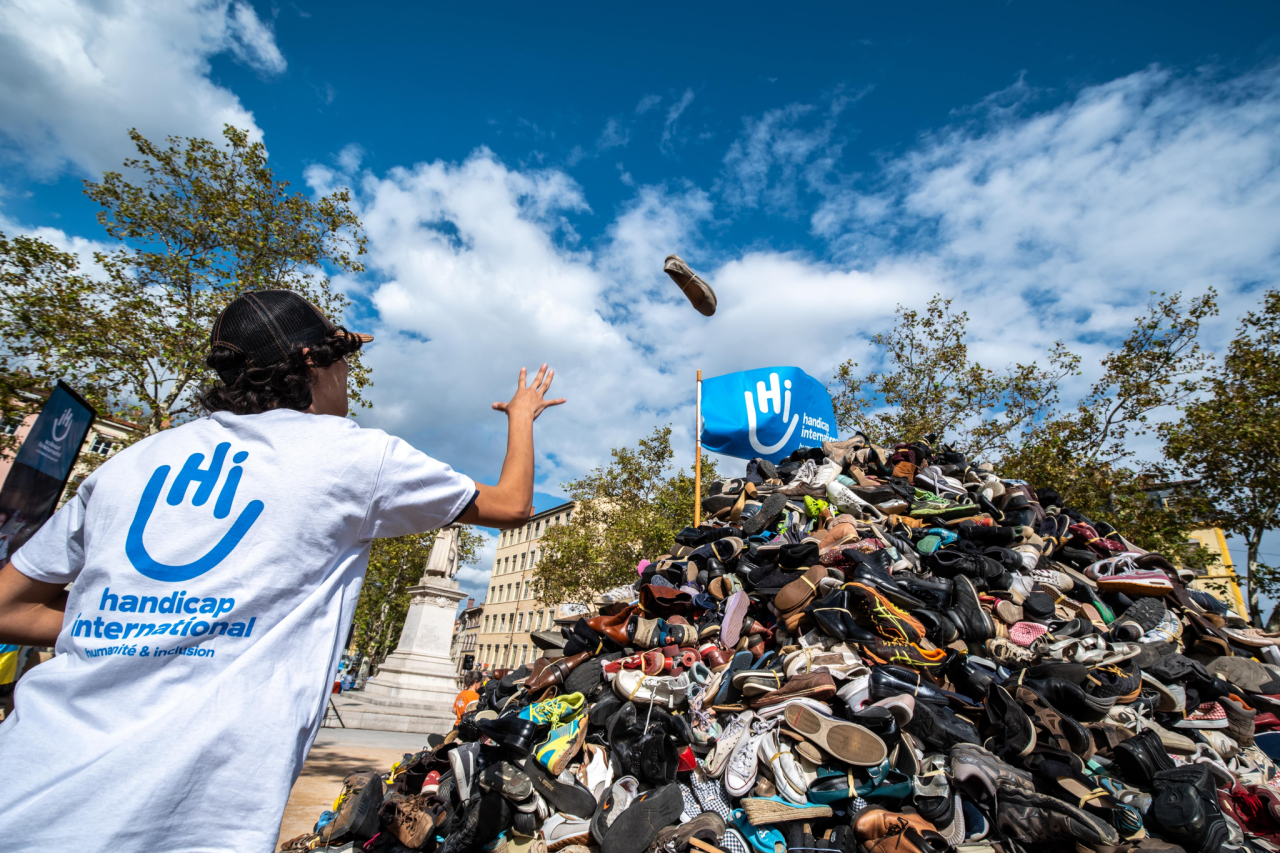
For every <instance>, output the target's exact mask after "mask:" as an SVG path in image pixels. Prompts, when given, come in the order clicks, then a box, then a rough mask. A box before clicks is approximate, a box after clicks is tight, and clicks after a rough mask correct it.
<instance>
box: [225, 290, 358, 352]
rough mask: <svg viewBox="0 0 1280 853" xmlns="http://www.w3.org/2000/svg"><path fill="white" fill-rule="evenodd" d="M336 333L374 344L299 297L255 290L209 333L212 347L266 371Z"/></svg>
mask: <svg viewBox="0 0 1280 853" xmlns="http://www.w3.org/2000/svg"><path fill="white" fill-rule="evenodd" d="M334 331H337V332H338V334H339V336H350V337H352V338H356V339H358V340H360V341H363V342H364V343H368V342H369V341H371V340H373V335H361V334H357V333H355V332H348V331H346V330H345V329H339V328H338V327H337V326H335V325H334V324H333V323H331V322H329V318H327V317H325V316H324V314H323V313H322V312H321V311H320V309H319V308H317V307H316V306H314V305H312V304H311V303H310V302H308V301H307V300H305V299H303V298H302V297H301V296H299V295H298V294H296V293H293V292H291V291H288V290H255V291H252V292H250V293H246V294H244V295H243V296H239V297H237V298H236V299H234V300H232V302H231V304H230V305H228V306H227V307H226V308H223V309H222V313H221V314H219V315H218V319H217V320H216V321H214V324H213V331H212V332H210V333H209V345H210V346H211V347H215V346H223V347H227V348H228V349H231V350H235V351H236V352H238V353H240V354H242V355H243V356H244V357H245V360H246V361H248V362H249V363H250V364H252V365H253V366H254V367H266V366H267V365H269V364H275V363H276V362H277V361H284V360H285V359H286V358H288V356H289V354H290V353H291V352H293V350H294V349H295V348H297V347H299V346H304V347H306V346H315V345H316V344H318V343H320V342H321V341H323V340H324V339H325V336H326V335H329V334H331V333H333V332H334Z"/></svg>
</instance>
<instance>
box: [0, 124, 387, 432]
mask: <svg viewBox="0 0 1280 853" xmlns="http://www.w3.org/2000/svg"><path fill="white" fill-rule="evenodd" d="M129 135H130V137H131V138H132V139H133V142H134V144H135V145H136V146H137V149H138V153H139V155H140V156H139V157H138V158H135V159H130V160H127V161H125V163H124V166H125V169H126V170H128V174H127V175H126V174H122V173H119V172H108V173H107V174H105V175H104V176H103V179H102V181H101V182H100V183H93V182H88V181H86V182H85V194H86V195H87V196H89V198H91V199H93V200H94V201H95V202H97V203H98V204H99V205H101V207H102V210H101V211H100V212H99V213H98V221H99V223H101V224H102V226H103V228H105V229H106V232H107V235H108V236H109V237H110V238H111V239H112V240H114V241H117V243H118V245H117V247H116V248H114V249H111V250H109V251H105V252H96V253H95V254H94V260H95V261H96V262H97V264H98V265H99V266H100V267H101V269H102V273H101V274H94V275H89V274H86V273H84V272H82V271H80V270H79V268H78V262H77V259H76V258H75V257H74V256H73V255H68V254H66V253H62V252H58V251H57V250H55V249H53V247H51V246H49V245H48V244H47V243H43V242H41V241H39V240H35V239H33V238H25V237H18V238H14V239H13V240H0V271H3V275H0V342H2V343H0V371H3V372H4V373H5V374H13V373H15V372H16V371H17V370H18V369H19V368H24V369H25V370H26V371H27V372H28V373H29V374H30V375H32V376H34V377H36V378H37V379H39V380H40V381H41V382H42V383H43V384H45V385H48V384H51V382H52V381H53V380H54V379H58V378H61V379H65V380H66V381H67V382H68V383H69V384H71V385H72V386H74V387H75V388H76V389H77V390H78V391H79V392H80V393H81V394H83V395H84V396H85V397H86V398H87V399H88V400H89V401H90V402H91V403H93V404H94V405H95V406H96V407H98V409H99V410H100V411H102V412H105V413H110V414H114V415H117V416H120V417H124V418H126V419H128V420H132V421H135V422H138V423H142V424H145V425H146V427H147V429H148V431H149V432H152V433H154V432H156V431H158V430H161V429H164V428H165V427H166V426H169V425H172V424H174V423H178V422H180V421H181V420H183V419H185V418H189V417H193V416H194V415H195V414H196V407H195V398H196V395H197V392H198V390H199V387H200V385H201V384H202V383H203V382H205V381H207V380H210V379H211V378H212V374H211V373H210V372H209V370H208V369H207V368H206V367H205V364H204V358H205V355H206V353H207V351H208V341H209V329H210V328H211V327H212V325H213V321H214V319H215V318H216V317H217V315H218V312H220V311H221V310H222V308H223V307H224V306H225V305H226V304H227V303H228V302H230V301H231V300H232V299H234V298H235V297H236V296H238V295H240V294H241V293H244V292H246V291H249V290H261V289H267V288H274V289H284V290H292V291H295V292H297V293H299V294H301V295H302V296H304V297H305V298H307V299H308V300H310V301H311V302H313V303H314V304H315V305H316V306H317V307H319V308H320V309H321V310H322V311H324V312H325V313H326V315H328V316H332V317H340V316H342V313H343V311H344V309H345V308H346V307H347V306H348V305H349V300H347V298H346V297H345V296H343V295H342V294H340V293H336V292H334V291H333V290H332V289H331V288H330V284H329V279H328V278H327V277H325V275H324V274H323V270H324V269H325V268H330V269H335V270H339V271H344V272H360V271H362V270H363V266H362V265H361V264H360V262H359V261H358V259H357V258H358V256H359V255H361V254H363V253H364V251H365V243H366V240H365V237H364V236H363V234H362V233H361V231H360V222H359V220H358V218H357V217H356V215H355V213H354V211H352V209H351V208H350V194H349V193H348V192H347V191H346V190H339V191H336V192H334V193H331V194H330V195H328V196H325V197H323V198H320V199H315V200H313V199H310V198H308V197H307V196H305V195H303V194H301V193H290V192H289V184H288V182H287V181H277V180H276V179H275V176H274V174H273V173H272V171H271V168H270V166H269V165H268V163H267V152H266V149H265V148H264V147H263V145H262V143H260V142H253V143H251V142H249V139H248V135H247V134H246V132H245V131H242V130H238V129H236V128H234V127H230V126H228V127H226V128H225V130H224V132H223V135H224V137H225V145H220V144H217V143H214V142H211V141H209V140H205V139H184V138H180V137H170V138H169V139H168V140H167V145H166V146H165V147H161V146H159V145H156V144H154V143H152V142H150V141H148V140H147V139H146V138H144V137H143V136H142V135H141V134H140V133H138V132H137V131H136V130H134V131H130V134H129ZM351 384H352V389H353V391H352V397H353V399H354V401H355V402H356V403H358V404H360V405H367V404H366V403H365V401H364V399H363V398H362V397H361V394H360V392H361V389H363V388H365V387H367V386H368V385H369V374H368V371H367V369H366V368H364V367H363V366H362V365H361V364H360V363H359V359H358V357H357V358H354V359H353V360H352V367H351Z"/></svg>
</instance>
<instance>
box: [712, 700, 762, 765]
mask: <svg viewBox="0 0 1280 853" xmlns="http://www.w3.org/2000/svg"><path fill="white" fill-rule="evenodd" d="M755 716H756V715H755V714H754V713H752V712H751V711H743V712H742V713H741V714H738V715H737V716H736V717H734V718H733V719H732V720H730V721H729V724H728V725H727V726H725V727H724V731H723V732H721V733H720V738H719V740H717V741H716V745H715V746H713V747H712V748H711V751H710V752H709V753H707V757H706V758H704V759H703V760H702V766H703V767H704V768H706V771H707V774H708V775H710V776H713V777H717V778H718V777H719V776H720V775H721V774H723V773H724V770H725V766H726V765H727V764H728V763H729V760H730V759H731V758H732V757H733V753H734V750H736V749H737V748H738V744H739V743H740V742H741V741H742V738H743V737H744V736H746V735H747V734H748V733H749V732H750V731H751V722H752V720H754V719H755Z"/></svg>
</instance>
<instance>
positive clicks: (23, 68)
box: [0, 0, 286, 176]
mask: <svg viewBox="0 0 1280 853" xmlns="http://www.w3.org/2000/svg"><path fill="white" fill-rule="evenodd" d="M225 52H230V53H231V54H232V55H233V56H235V57H236V58H237V59H238V60H239V61H241V62H243V63H245V64H247V65H249V66H250V67H252V68H254V69H256V70H258V71H259V72H261V73H264V74H278V73H280V72H282V71H284V70H285V66H286V64H285V59H284V57H283V56H282V55H281V53H280V50H279V48H278V47H277V46H276V44H275V40H274V37H273V36H272V34H271V31H270V29H268V28H267V26H266V25H265V24H263V22H262V21H261V20H260V19H259V18H258V17H257V15H256V14H255V13H254V11H253V8H252V6H250V5H248V4H246V3H243V2H236V3H234V4H232V3H230V2H227V0H221V2H218V1H217V0H104V2H84V1H83V0H82V2H76V0H10V2H8V3H5V4H3V5H0V142H2V143H3V145H2V147H0V151H3V152H4V154H5V155H7V156H8V157H9V158H10V159H16V160H18V161H19V162H21V163H23V164H24V165H25V166H26V167H27V168H28V169H30V170H31V171H32V172H33V173H35V174H37V175H41V176H52V175H53V174H56V173H57V172H58V171H60V170H62V169H64V168H67V167H70V168H73V169H75V170H78V171H80V172H81V173H87V174H98V173H100V172H102V171H103V170H105V169H109V168H119V166H120V164H121V162H122V161H123V160H124V158H125V157H127V156H129V155H130V154H131V153H132V152H133V149H132V145H131V143H130V141H129V138H128V136H127V131H128V130H129V128H131V127H136V128H138V129H139V130H140V131H142V133H143V134H144V135H146V136H148V137H149V138H151V139H162V138H163V137H164V136H166V135H168V134H176V135H184V136H203V137H207V138H214V139H216V138H219V137H220V134H221V132H222V126H223V125H224V124H233V125H236V126H238V127H241V128H246V129H248V130H250V131H251V135H252V136H253V138H255V139H260V138H261V131H259V129H258V127H257V125H256V124H255V122H254V119H253V114H252V113H251V112H249V111H248V110H247V109H245V107H244V106H243V105H242V104H241V103H240V100H239V98H237V97H236V96H235V95H234V94H233V93H232V92H230V91H229V90H227V89H226V88H224V87H222V86H219V85H216V84H215V83H213V82H212V81H211V80H210V78H209V72H210V69H209V60H210V58H211V57H213V56H215V55H217V54H220V53H225Z"/></svg>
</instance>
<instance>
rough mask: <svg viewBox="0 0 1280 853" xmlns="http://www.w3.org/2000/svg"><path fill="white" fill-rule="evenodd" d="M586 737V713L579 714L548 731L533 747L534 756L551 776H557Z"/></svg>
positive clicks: (574, 755) (578, 749)
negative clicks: (545, 736)
mask: <svg viewBox="0 0 1280 853" xmlns="http://www.w3.org/2000/svg"><path fill="white" fill-rule="evenodd" d="M586 739H587V715H586V714H581V715H579V716H577V717H575V718H573V719H572V720H570V721H569V722H567V723H565V724H564V725H562V726H558V727H556V728H554V729H552V730H551V731H550V733H549V734H548V735H547V739H546V740H544V741H543V742H542V743H540V744H538V745H537V747H536V748H535V749H534V753H533V754H534V758H535V759H537V761H538V763H539V764H541V765H542V766H543V767H545V768H547V771H548V772H549V773H550V774H551V775H552V776H559V775H560V773H561V771H563V770H564V769H565V768H566V767H568V766H569V762H570V761H572V760H573V759H574V757H576V756H577V754H578V752H579V751H581V749H582V743H583V741H585V740H586Z"/></svg>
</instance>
